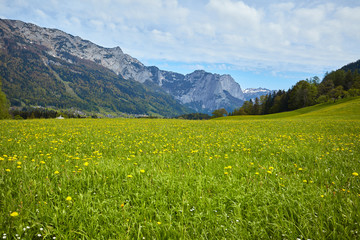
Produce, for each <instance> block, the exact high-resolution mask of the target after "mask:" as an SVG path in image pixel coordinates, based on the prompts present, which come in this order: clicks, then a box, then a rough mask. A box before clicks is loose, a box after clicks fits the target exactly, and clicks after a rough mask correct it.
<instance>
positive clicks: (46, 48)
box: [0, 20, 244, 113]
mask: <svg viewBox="0 0 360 240" xmlns="http://www.w3.org/2000/svg"><path fill="white" fill-rule="evenodd" d="M0 34H1V42H2V43H0V46H1V49H2V51H3V52H4V50H5V49H6V47H8V45H5V43H7V44H8V43H9V40H10V39H11V41H10V42H12V44H15V43H16V45H17V46H18V47H20V48H21V47H22V48H23V49H24V50H30V49H32V50H34V49H36V52H37V53H36V54H38V56H39V58H40V59H42V61H43V65H45V66H46V68H47V69H48V68H49V67H48V66H54V64H52V63H51V64H47V65H46V64H45V63H47V62H46V61H47V60H48V59H50V58H51V57H52V58H54V59H55V60H52V61H53V62H55V66H58V65H56V63H60V62H61V61H62V62H63V63H60V64H62V65H63V66H64V65H66V64H67V65H69V64H70V65H76V66H79V63H84V62H87V64H88V65H89V64H90V62H91V64H90V65H91V66H92V67H94V66H95V64H97V65H100V66H102V67H103V70H104V71H105V69H107V70H111V71H112V72H113V73H114V74H115V75H116V79H122V80H129V81H131V80H133V81H132V83H133V82H134V81H136V82H139V83H141V84H144V85H145V86H146V89H147V90H148V91H150V92H152V93H156V94H162V96H166V95H167V94H170V95H171V96H172V97H173V98H174V99H175V100H176V101H178V102H179V103H181V104H184V105H186V106H187V107H190V108H192V109H193V111H199V112H207V113H208V112H211V111H212V110H214V109H217V108H222V107H223V108H226V109H229V110H230V109H231V110H232V109H233V108H234V107H238V106H241V105H242V103H243V100H244V96H243V93H242V91H241V87H240V85H239V84H238V83H236V82H235V81H234V79H233V78H232V77H231V76H230V75H218V74H212V73H207V72H204V71H195V72H193V73H190V74H187V75H182V74H179V73H174V72H169V71H163V70H160V69H158V68H157V67H155V66H150V67H147V66H145V65H144V64H142V63H141V62H140V61H138V60H137V59H135V58H133V57H131V56H130V55H127V54H125V53H123V52H122V50H121V49H120V48H119V47H115V48H103V47H100V46H98V45H96V44H94V43H92V42H90V41H86V40H83V39H81V38H80V37H75V36H72V35H70V34H67V33H65V32H63V31H60V30H56V29H48V28H41V27H38V26H36V25H34V24H30V23H24V22H21V21H14V20H0ZM5 39H8V40H5ZM32 52H34V51H32ZM65 63H66V64H65ZM42 67H44V66H42ZM51 69H52V70H53V71H54V68H53V67H51ZM53 71H52V72H51V73H52V74H50V75H53V76H52V77H53V78H55V79H59V78H57V76H55V75H54V73H53ZM55 72H56V71H55ZM56 73H57V72H56ZM72 73H73V72H72ZM57 74H58V73H57ZM107 74H110V73H109V72H107ZM60 78H61V77H60ZM61 79H62V78H61ZM62 80H63V79H62ZM7 82H9V81H7V80H6V79H5V83H4V91H6V89H7V88H6V85H7ZM66 82H67V81H65V85H66ZM85 82H86V81H85ZM90 84H91V83H90ZM63 85H64V83H63ZM68 85H69V84H68ZM135 85H136V84H135ZM136 86H138V85H136ZM70 91H71V90H70ZM71 92H72V93H75V94H77V95H79V94H78V92H77V90H76V89H73V91H71ZM70 95H71V94H70ZM72 95H73V96H75V95H74V94H72ZM9 98H10V100H11V97H9ZM171 104H173V103H171ZM176 108H180V107H179V106H177V107H176ZM184 109H186V108H183V110H184ZM157 111H159V110H157ZM184 111H185V110H184Z"/></svg>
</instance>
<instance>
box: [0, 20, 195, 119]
mask: <svg viewBox="0 0 360 240" xmlns="http://www.w3.org/2000/svg"><path fill="white" fill-rule="evenodd" d="M51 39H57V40H54V41H50V40H51ZM72 40H73V41H78V43H77V44H76V45H75V44H73V45H72V42H71V41H72ZM81 43H83V47H84V48H83V51H84V52H90V53H89V56H96V54H95V53H94V49H96V50H97V51H100V52H101V51H103V52H101V53H99V55H101V56H103V55H102V54H104V52H107V53H109V54H110V53H112V54H114V55H115V54H119V53H120V52H121V50H120V49H118V48H115V49H105V48H101V47H98V46H96V45H95V44H92V43H90V42H87V41H83V40H80V38H77V37H73V36H71V35H68V34H65V33H63V32H61V31H58V30H51V29H42V28H39V27H36V26H35V25H32V24H25V23H23V22H19V21H9V20H0V77H1V78H2V82H3V91H4V92H5V93H6V95H7V98H8V99H9V100H10V102H11V105H12V106H31V105H33V106H34V105H35V106H53V107H55V108H60V109H69V108H75V109H79V110H84V111H89V112H100V113H120V112H123V113H129V114H159V115H162V116H175V115H181V114H183V113H189V112H190V110H189V109H188V108H186V107H185V106H183V105H182V104H180V103H179V102H178V101H177V100H175V99H174V98H173V97H172V96H170V95H169V94H166V93H165V92H161V91H155V90H153V89H150V88H147V87H146V86H144V85H143V84H141V83H139V82H137V81H134V80H132V79H124V78H123V77H122V75H117V74H116V73H115V72H114V71H112V70H110V69H108V68H106V67H104V66H102V65H100V64H98V63H96V61H91V60H88V59H85V58H84V57H81V56H76V55H74V54H72V53H73V52H71V51H70V50H71V49H72V47H71V46H77V47H80V45H81ZM85 45H86V46H85ZM64 46H66V47H64ZM65 50H69V51H70V52H68V51H65ZM73 51H74V50H73ZM79 52H81V51H79ZM91 52H92V53H93V54H92V53H91ZM84 56H85V55H84ZM109 64H110V62H109Z"/></svg>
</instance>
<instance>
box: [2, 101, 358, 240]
mask: <svg viewBox="0 0 360 240" xmlns="http://www.w3.org/2000/svg"><path fill="white" fill-rule="evenodd" d="M359 103H360V101H359V99H355V100H352V101H348V102H344V103H341V104H342V105H341V104H337V105H329V106H327V105H324V106H323V107H317V109H315V110H314V109H313V110H308V112H306V110H305V112H304V110H302V111H303V112H301V113H299V114H298V115H296V114H294V113H292V114H290V115H288V116H285V117H284V116H281V115H280V117H276V116H278V115H272V116H270V115H269V116H270V117H269V116H264V117H233V118H231V117H230V118H224V119H222V120H220V121H216V120H210V121H186V120H170V119H65V120H45V119H41V120H26V121H14V120H7V121H0V206H1V208H0V234H1V237H2V238H4V239H340V238H341V239H359V238H360V237H359V236H360V232H359V231H360V226H359V224H360V177H359V173H360V117H358V115H357V114H358V113H359V112H360V107H359ZM340 105H341V106H340ZM339 106H340V107H339ZM336 107H337V108H338V109H335V110H334V108H336ZM340 110H341V111H340ZM344 111H345V113H344ZM336 112H338V113H339V114H336ZM283 115H284V113H283ZM285 115H286V114H285Z"/></svg>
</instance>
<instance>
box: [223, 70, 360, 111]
mask: <svg viewBox="0 0 360 240" xmlns="http://www.w3.org/2000/svg"><path fill="white" fill-rule="evenodd" d="M355 96H360V74H359V72H358V70H357V69H347V70H346V69H339V70H336V71H332V72H331V73H326V74H325V76H324V78H323V80H322V81H321V82H320V79H319V77H316V76H315V77H312V78H310V79H306V80H301V81H299V82H297V83H296V84H295V85H294V86H293V87H292V88H290V89H289V90H287V91H285V90H278V91H274V92H272V93H270V94H267V95H263V96H261V97H260V98H255V99H254V100H249V101H245V102H244V104H243V105H242V106H241V107H240V108H237V109H235V110H234V111H233V112H231V113H229V115H263V114H271V113H279V112H285V111H292V110H296V109H299V108H303V107H308V106H312V105H315V104H319V103H325V102H329V101H332V102H335V101H336V100H338V99H342V98H347V97H355Z"/></svg>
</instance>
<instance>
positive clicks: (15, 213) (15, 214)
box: [10, 212, 19, 217]
mask: <svg viewBox="0 0 360 240" xmlns="http://www.w3.org/2000/svg"><path fill="white" fill-rule="evenodd" d="M10 216H12V217H17V216H19V213H18V212H12V213H10Z"/></svg>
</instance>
